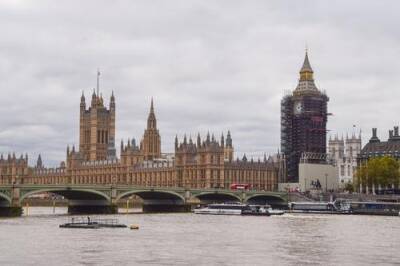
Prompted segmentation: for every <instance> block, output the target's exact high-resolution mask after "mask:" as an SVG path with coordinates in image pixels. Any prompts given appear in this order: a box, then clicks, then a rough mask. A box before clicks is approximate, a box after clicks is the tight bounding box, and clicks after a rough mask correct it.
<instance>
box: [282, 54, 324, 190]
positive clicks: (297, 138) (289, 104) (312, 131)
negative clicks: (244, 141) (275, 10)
mask: <svg viewBox="0 0 400 266" xmlns="http://www.w3.org/2000/svg"><path fill="white" fill-rule="evenodd" d="M313 74H314V71H313V70H312V68H311V65H310V62H309V60H308V53H307V52H306V55H305V59H304V63H303V66H302V68H301V69H300V79H299V82H298V85H297V87H296V89H295V90H294V91H293V92H291V93H289V94H287V95H285V96H284V97H283V99H282V101H281V151H282V153H283V155H284V157H285V159H286V163H285V166H286V175H285V180H283V182H285V183H297V182H298V181H299V162H300V158H301V156H302V154H303V153H305V152H311V153H320V154H326V124H327V118H328V112H327V104H328V101H329V98H328V96H327V95H326V94H325V93H324V92H322V91H320V90H319V89H318V88H317V86H316V85H315V83H314V77H313ZM317 158H318V156H317ZM316 163H318V162H317V161H316Z"/></svg>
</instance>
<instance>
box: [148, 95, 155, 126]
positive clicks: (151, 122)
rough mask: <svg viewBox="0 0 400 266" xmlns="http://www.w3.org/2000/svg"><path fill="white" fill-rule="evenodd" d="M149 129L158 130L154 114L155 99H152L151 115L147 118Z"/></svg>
mask: <svg viewBox="0 0 400 266" xmlns="http://www.w3.org/2000/svg"><path fill="white" fill-rule="evenodd" d="M147 129H157V119H156V115H155V113H154V104H153V97H152V98H151V104H150V113H149V117H148V118H147Z"/></svg>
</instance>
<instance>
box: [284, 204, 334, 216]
mask: <svg viewBox="0 0 400 266" xmlns="http://www.w3.org/2000/svg"><path fill="white" fill-rule="evenodd" d="M288 207H289V212H317V213H324V212H329V213H331V212H336V211H337V208H336V206H335V204H334V202H309V201H307V202H290V203H289V204H288Z"/></svg>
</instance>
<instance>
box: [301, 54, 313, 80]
mask: <svg viewBox="0 0 400 266" xmlns="http://www.w3.org/2000/svg"><path fill="white" fill-rule="evenodd" d="M313 73H314V71H313V70H312V68H311V65H310V61H309V60H308V49H307V48H306V56H305V58H304V62H303V66H302V67H301V69H300V80H301V81H303V80H313V79H314V78H313Z"/></svg>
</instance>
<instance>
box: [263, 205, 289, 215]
mask: <svg viewBox="0 0 400 266" xmlns="http://www.w3.org/2000/svg"><path fill="white" fill-rule="evenodd" d="M268 206H269V205H268ZM267 211H268V213H269V214H270V215H284V214H285V211H284V210H274V209H272V208H271V206H269V208H268V209H267Z"/></svg>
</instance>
